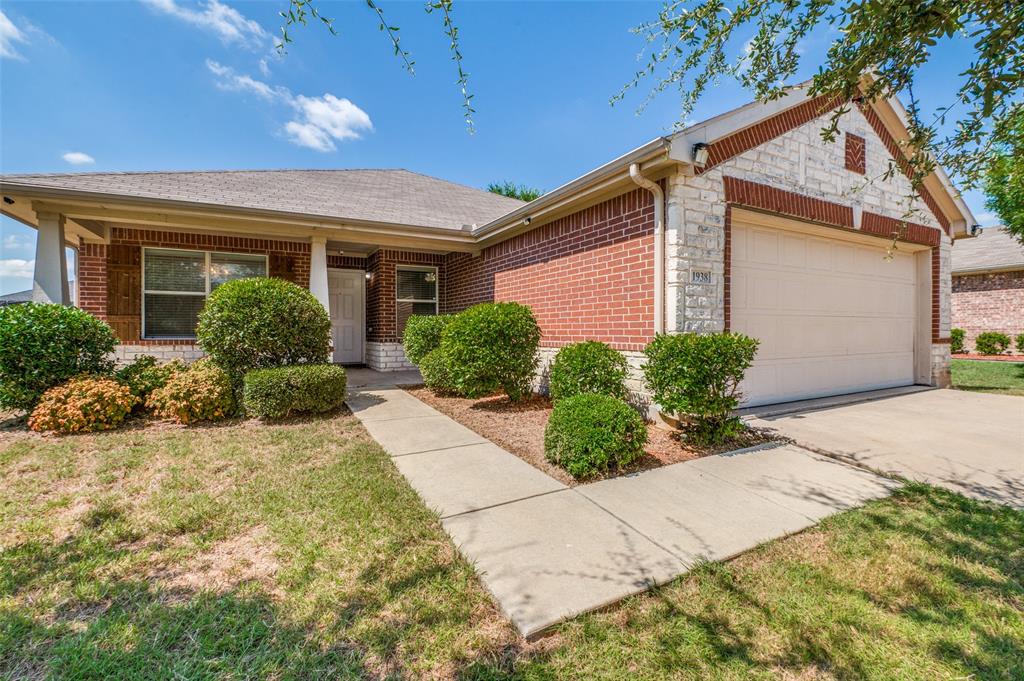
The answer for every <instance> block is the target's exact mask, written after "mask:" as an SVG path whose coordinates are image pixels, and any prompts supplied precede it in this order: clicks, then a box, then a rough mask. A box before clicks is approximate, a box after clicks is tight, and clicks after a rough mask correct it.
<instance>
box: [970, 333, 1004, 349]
mask: <svg viewBox="0 0 1024 681" xmlns="http://www.w3.org/2000/svg"><path fill="white" fill-rule="evenodd" d="M1008 347H1010V337H1009V336H1007V335H1006V334H1005V333H999V332H998V331H986V332H985V333H979V334H978V337H977V338H975V339H974V349H975V350H976V351H978V352H979V353H980V354H982V355H1001V354H1003V353H1004V352H1006V349H1007V348H1008Z"/></svg>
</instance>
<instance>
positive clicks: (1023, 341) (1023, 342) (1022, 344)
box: [1017, 333, 1024, 355]
mask: <svg viewBox="0 0 1024 681" xmlns="http://www.w3.org/2000/svg"><path fill="white" fill-rule="evenodd" d="M1017 352H1019V353H1020V354H1022V355H1024V333H1018V334H1017Z"/></svg>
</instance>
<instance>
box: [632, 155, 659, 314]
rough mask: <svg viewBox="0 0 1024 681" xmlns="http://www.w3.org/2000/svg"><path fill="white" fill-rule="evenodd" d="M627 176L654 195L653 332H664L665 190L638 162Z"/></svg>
mask: <svg viewBox="0 0 1024 681" xmlns="http://www.w3.org/2000/svg"><path fill="white" fill-rule="evenodd" d="M629 176H630V177H631V178H632V179H633V182H636V183H637V184H638V185H640V186H641V187H643V188H644V189H646V190H648V191H649V192H651V194H653V195H654V333H665V192H663V191H662V190H661V185H659V184H658V183H657V182H652V181H651V180H648V179H647V178H646V177H644V176H643V175H641V174H640V165H639V164H638V163H633V164H631V165H630V166H629Z"/></svg>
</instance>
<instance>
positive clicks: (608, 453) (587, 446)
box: [544, 393, 647, 478]
mask: <svg viewBox="0 0 1024 681" xmlns="http://www.w3.org/2000/svg"><path fill="white" fill-rule="evenodd" d="M646 443H647V424H646V423H644V420H643V418H642V417H641V416H640V414H638V413H637V412H636V410H635V409H633V408H632V407H630V406H629V405H628V404H626V403H625V402H623V401H622V400H617V399H615V398H614V397H609V396H607V395H596V394H593V393H590V394H582V395H575V396H573V397H567V398H565V399H564V400H560V401H558V402H556V403H555V408H554V409H553V410H552V412H551V419H550V420H549V421H548V426H547V429H546V430H545V431H544V455H545V457H546V458H547V460H548V461H550V462H551V463H553V464H555V465H557V466H561V467H562V468H564V469H565V470H566V471H567V472H568V473H569V475H571V476H573V477H574V478H587V477H591V476H594V475H597V474H600V473H603V472H605V471H607V470H609V469H612V468H622V467H623V466H628V465H629V464H631V463H633V462H634V461H636V460H637V459H639V458H640V457H641V456H643V453H644V445H645V444H646Z"/></svg>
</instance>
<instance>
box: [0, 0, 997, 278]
mask: <svg viewBox="0 0 1024 681" xmlns="http://www.w3.org/2000/svg"><path fill="white" fill-rule="evenodd" d="M286 5H287V2H286V1H285V0H266V1H264V2H234V1H232V0H223V1H220V0H200V1H198V2H193V1H191V0H149V1H146V2H128V1H124V2H89V3H86V2H78V3H70V2H67V3H66V2H8V1H6V0H3V2H0V11H2V13H3V16H2V17H0V55H2V56H0V172H4V173H22V172H75V171H111V170H113V171H132V170H198V169H240V168H397V167H402V168H408V169H410V170H414V171H418V172H422V173H427V174H430V175H436V176H438V177H442V178H445V179H449V180H453V181H456V182H462V183H465V184H469V185H473V186H478V187H482V186H484V185H486V184H487V183H488V182H490V181H493V180H503V179H511V180H514V181H516V182H524V183H527V184H530V185H533V186H538V187H541V188H545V189H551V188H553V187H555V186H557V185H559V184H561V183H563V182H565V181H567V180H569V179H572V178H573V177H576V176H577V175H580V174H582V173H584V172H586V171H587V170H589V169H591V168H593V167H595V166H598V165H600V164H602V163H604V162H605V161H608V160H609V159H611V158H613V157H614V156H617V155H619V154H621V153H623V152H625V151H627V150H629V149H631V148H633V147H635V146H638V145H640V144H642V143H643V142H646V141H647V140H649V139H651V138H653V137H656V136H658V135H661V134H664V133H666V132H668V131H670V130H671V128H672V125H673V124H674V123H675V122H676V120H677V119H678V116H679V106H678V95H677V94H676V93H674V92H671V91H670V92H667V93H665V94H663V95H662V96H660V97H658V98H657V99H655V100H654V102H653V103H652V104H651V105H650V106H649V107H648V108H647V110H646V111H645V112H644V113H643V114H642V115H639V116H638V115H636V111H635V110H636V107H637V105H638V104H639V103H640V102H641V101H642V99H643V96H644V95H645V94H646V92H644V91H641V92H636V93H633V94H632V95H631V96H630V97H629V98H628V99H627V101H626V102H625V103H622V104H619V105H617V106H615V107H612V106H609V104H608V99H609V97H610V96H611V95H613V94H614V93H616V92H617V91H618V90H619V88H620V87H621V86H622V84H623V83H624V82H626V81H627V80H628V79H629V78H630V76H631V75H632V73H633V72H634V71H635V70H637V68H638V67H639V65H638V63H637V61H636V56H637V53H638V51H639V50H640V49H641V48H642V46H643V45H642V41H641V40H640V38H638V37H637V36H635V35H633V34H631V33H630V32H629V28H630V27H632V26H635V25H637V24H639V23H641V22H642V21H644V20H648V19H651V18H653V17H655V16H656V14H657V10H658V7H659V4H658V3H650V2H616V3H593V2H567V3H540V2H530V3H518V2H470V1H468V0H462V1H461V2H458V1H457V2H456V4H455V13H454V18H455V20H456V23H457V24H458V26H459V31H460V37H461V40H462V52H463V55H464V57H465V61H466V68H467V70H468V71H469V73H470V82H469V87H470V91H471V92H472V93H473V95H474V98H473V103H474V107H475V108H476V114H475V125H476V133H475V134H473V135H469V134H467V132H466V126H465V123H464V122H463V119H462V113H461V96H460V94H459V92H458V88H457V87H456V85H455V84H454V80H455V77H456V73H455V67H454V64H453V63H452V62H451V60H450V54H449V53H448V49H447V46H448V43H447V40H446V38H445V37H444V36H443V34H442V26H441V21H440V16H439V15H437V14H433V15H428V14H426V13H425V12H424V11H423V4H422V3H420V2H401V3H395V2H386V1H385V2H382V3H381V7H382V8H383V9H384V11H385V12H386V15H387V17H388V20H389V23H392V24H396V25H398V26H400V27H401V33H400V35H401V36H402V45H403V47H405V48H406V49H407V50H409V51H410V52H411V53H412V58H413V59H414V60H415V62H416V64H415V68H416V74H415V76H410V75H409V74H408V73H407V72H406V71H405V70H404V69H403V67H402V63H401V61H400V60H399V59H398V58H396V57H395V56H394V55H393V54H392V51H391V45H390V43H389V42H388V41H387V39H386V37H385V36H384V35H383V34H381V33H380V32H378V30H377V21H376V17H375V16H374V15H373V14H372V13H371V12H370V10H369V9H368V8H367V7H366V5H365V3H363V2H352V3H332V2H323V1H321V2H320V6H321V8H322V11H323V13H324V14H325V15H327V16H330V17H333V18H334V19H335V27H336V28H337V30H338V33H339V35H338V36H331V35H330V34H329V33H328V32H327V31H325V30H324V29H322V28H321V27H319V26H314V25H312V24H311V25H310V26H308V27H305V28H302V27H300V28H298V29H296V30H295V31H294V37H295V39H296V44H294V45H292V46H290V47H289V49H288V53H287V54H286V55H284V56H280V55H278V54H276V52H275V50H274V49H273V43H274V36H275V35H276V34H277V32H278V29H279V26H280V22H281V20H280V18H279V17H278V16H277V12H278V11H279V10H280V9H282V8H283V7H285V6H286ZM828 42H829V36H828V34H827V33H823V34H822V35H821V36H819V37H817V38H815V39H813V40H811V41H808V43H807V44H806V45H805V49H806V66H805V69H806V73H805V74H803V75H804V76H806V75H809V74H810V73H811V72H812V71H813V67H814V61H815V57H816V56H817V55H820V54H821V53H822V52H823V51H824V49H825V48H826V47H827V45H828ZM741 47H742V45H738V46H737V49H740V48H741ZM963 48H964V46H963V45H962V44H961V43H958V42H952V43H946V44H943V45H942V46H940V47H939V48H938V49H937V51H936V54H935V58H934V59H933V60H932V63H931V64H930V65H929V68H928V70H927V71H926V72H925V73H924V74H923V78H922V80H921V81H920V83H919V85H918V89H917V95H918V97H919V99H920V100H921V101H922V103H923V105H924V107H925V109H929V108H932V107H935V106H939V105H942V104H946V103H948V101H947V100H948V98H949V96H950V93H951V92H952V91H953V89H952V88H951V74H955V73H958V72H959V67H960V66H961V63H962V61H963V59H964V58H965V57H966V56H969V54H968V53H967V51H966V50H964V49H963ZM748 100H749V95H748V94H747V93H746V92H744V91H743V90H742V89H741V88H740V87H739V86H738V85H736V84H735V83H723V84H722V85H721V86H719V87H717V88H716V89H715V90H714V91H713V92H711V93H709V94H708V95H706V96H705V98H704V99H703V100H702V101H701V103H700V105H699V106H698V109H697V111H695V112H694V114H693V115H692V116H691V118H693V119H695V120H700V119H702V118H706V117H708V116H711V115H714V114H717V113H720V112H722V111H725V110H728V109H730V108H733V107H735V106H739V105H741V104H743V103H745V102H746V101H748ZM967 198H968V203H969V204H970V205H971V207H972V209H973V210H974V211H975V214H976V215H978V216H979V217H981V218H983V219H984V213H985V211H984V208H983V206H982V203H983V201H982V199H981V197H979V196H978V195H974V194H971V195H968V196H967ZM0 231H2V234H0V249H2V253H0V293H8V292H11V291H17V290H22V289H25V288H29V287H30V286H31V265H32V259H33V255H34V241H35V237H34V231H32V230H30V229H28V228H25V227H24V226H22V225H20V224H18V223H16V222H14V221H12V220H9V219H7V218H0Z"/></svg>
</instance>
